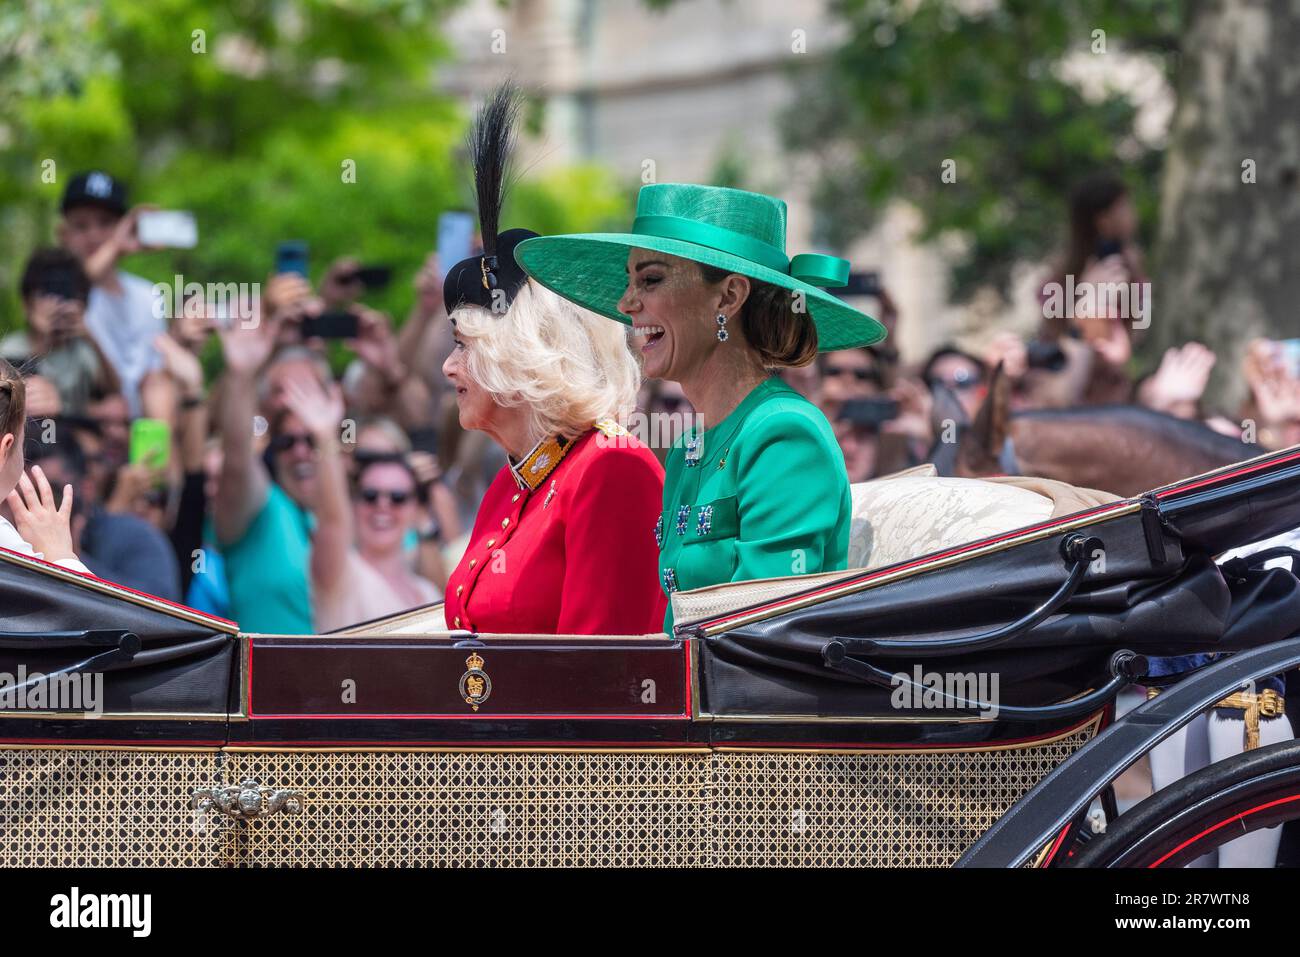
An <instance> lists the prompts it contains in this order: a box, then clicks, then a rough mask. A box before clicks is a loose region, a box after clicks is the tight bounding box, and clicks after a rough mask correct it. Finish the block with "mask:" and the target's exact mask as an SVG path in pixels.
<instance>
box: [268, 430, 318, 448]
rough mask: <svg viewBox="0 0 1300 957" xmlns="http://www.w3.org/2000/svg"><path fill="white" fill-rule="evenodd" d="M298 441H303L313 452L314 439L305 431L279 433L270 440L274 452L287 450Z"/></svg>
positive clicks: (314, 446)
mask: <svg viewBox="0 0 1300 957" xmlns="http://www.w3.org/2000/svg"><path fill="white" fill-rule="evenodd" d="M299 443H303V444H304V445H306V446H307V448H308V449H310V450H311V451H313V452H314V451H315V450H316V440H315V439H314V438H313V437H312V436H310V435H308V434H307V433H306V432H297V433H295V432H282V433H280V434H279V435H277V436H276V437H275V438H273V439H272V440H271V450H272V451H274V452H288V451H289V450H290V449H291V448H293V447H294V446H295V445H298V444H299Z"/></svg>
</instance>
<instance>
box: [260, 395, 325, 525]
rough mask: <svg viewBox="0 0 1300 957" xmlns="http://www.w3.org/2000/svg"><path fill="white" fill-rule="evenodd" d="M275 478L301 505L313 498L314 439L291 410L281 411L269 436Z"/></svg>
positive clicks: (306, 505) (315, 480) (309, 503)
mask: <svg viewBox="0 0 1300 957" xmlns="http://www.w3.org/2000/svg"><path fill="white" fill-rule="evenodd" d="M271 449H272V454H273V455H274V456H275V480H276V482H277V484H279V486H280V487H281V488H282V489H284V491H285V494H287V495H288V496H289V497H290V498H291V499H293V500H294V501H295V502H297V503H298V504H299V505H302V506H304V507H310V506H311V504H312V503H313V502H315V500H316V484H317V467H316V442H315V439H313V438H312V435H311V432H310V431H309V430H308V428H307V426H306V425H305V424H304V423H303V421H302V419H300V418H298V417H297V416H296V415H294V414H293V413H292V412H286V413H284V414H283V415H282V416H281V418H280V419H279V422H278V423H277V426H276V429H275V434H274V436H272V438H271Z"/></svg>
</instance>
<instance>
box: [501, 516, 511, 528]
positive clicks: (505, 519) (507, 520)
mask: <svg viewBox="0 0 1300 957" xmlns="http://www.w3.org/2000/svg"><path fill="white" fill-rule="evenodd" d="M509 524H510V519H508V518H503V519H501V527H502V528H505V527H507V526H508V525H509Z"/></svg>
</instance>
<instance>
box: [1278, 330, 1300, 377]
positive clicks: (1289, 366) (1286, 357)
mask: <svg viewBox="0 0 1300 957" xmlns="http://www.w3.org/2000/svg"><path fill="white" fill-rule="evenodd" d="M1277 348H1278V355H1279V356H1280V357H1281V359H1282V368H1284V369H1286V371H1287V374H1288V375H1289V376H1291V378H1293V379H1300V339H1281V340H1279V341H1278V344H1277Z"/></svg>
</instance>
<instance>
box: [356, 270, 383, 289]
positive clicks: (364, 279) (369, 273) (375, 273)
mask: <svg viewBox="0 0 1300 957" xmlns="http://www.w3.org/2000/svg"><path fill="white" fill-rule="evenodd" d="M352 276H353V278H354V279H356V280H357V282H359V283H361V285H363V286H365V287H366V288H367V289H369V290H376V289H383V288H384V287H385V286H387V285H388V284H389V282H391V281H392V278H393V270H392V268H391V267H389V266H362V267H361V268H360V269H358V270H357V271H356V272H354V273H353V274H352Z"/></svg>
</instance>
